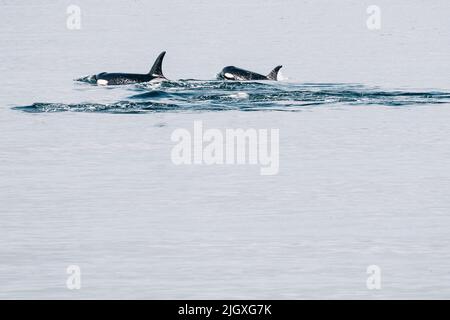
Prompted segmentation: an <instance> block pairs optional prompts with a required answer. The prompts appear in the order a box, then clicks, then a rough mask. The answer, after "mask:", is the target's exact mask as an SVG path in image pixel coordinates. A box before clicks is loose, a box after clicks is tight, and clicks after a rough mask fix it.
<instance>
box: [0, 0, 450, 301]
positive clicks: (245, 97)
mask: <svg viewBox="0 0 450 320" xmlns="http://www.w3.org/2000/svg"><path fill="white" fill-rule="evenodd" d="M39 2H40V1H31V0H30V1H24V0H18V1H17V0H15V1H12V0H0V8H1V9H0V27H1V28H0V75H1V76H0V137H1V144H0V146H1V147H0V177H1V179H0V298H4V299H5V298H27V299H28V298H39V299H50V298H67V299H79V298H88V299H92V298H162V299H178V298H191V299H196V298H210V299H214V298H246V299H251V298H254V299H258V298H269V299H282V298H288V299H289V298H313V299H316V298H331V299H335V298H351V299H360V298H369V299H371V298H375V299H378V298H402V299H407V298H425V299H428V298H441V299H442V298H450V251H449V245H450V236H449V234H450V233H449V228H450V216H449V211H450V200H449V199H450V196H449V189H450V161H449V158H450V151H449V150H450V148H449V147H450V135H449V132H450V78H449V76H448V75H449V74H450V64H449V57H450V24H449V19H448V17H449V16H450V4H449V3H448V1H438V0H435V1H420V0H415V1H396V3H392V1H377V3H373V2H372V1H370V2H369V1H356V0H352V1H345V2H342V3H337V2H336V3H335V2H331V1H324V0H321V1H302V2H299V1H285V0H283V1H275V0H269V1H261V0H259V1H256V0H252V1H245V2H243V1H226V2H221V1H200V0H195V1H189V2H185V1H164V2H156V1H155V2H153V1H137V0H136V1H77V2H76V3H73V2H71V1H45V2H44V1H41V3H39ZM72 3H73V4H76V5H78V6H79V7H80V9H81V29H80V30H69V29H68V28H67V26H66V19H67V17H68V15H67V14H66V9H67V6H68V5H70V4H72ZM372 4H376V5H378V6H379V7H380V8H381V13H382V14H381V19H382V20H381V29H380V30H369V29H368V28H367V26H366V20H367V18H368V16H369V15H368V14H367V13H366V8H367V7H368V6H369V5H372ZM162 50H166V51H167V55H166V58H165V61H164V65H163V70H164V73H165V75H166V77H167V78H169V79H171V80H172V81H169V82H163V83H159V84H141V85H127V86H118V87H100V86H95V85H92V84H88V83H82V82H75V81H73V80H74V79H77V78H80V77H83V76H86V75H90V74H95V73H99V72H102V71H111V72H114V71H127V72H137V73H139V72H147V71H148V69H149V68H150V66H151V64H152V63H153V60H154V58H155V57H156V56H157V54H158V53H159V52H161V51H162ZM278 64H283V66H284V67H283V69H282V73H283V74H282V76H281V77H280V78H281V79H282V80H283V81H279V82H276V83H274V82H270V83H230V82H227V83H224V82H220V81H215V80H214V79H215V75H216V74H217V73H218V72H219V71H220V69H221V68H222V67H224V66H226V65H237V66H241V67H245V68H248V69H250V70H255V71H257V72H260V73H268V72H269V71H270V70H271V69H272V68H273V67H274V66H276V65H278ZM178 79H200V80H196V81H193V80H178ZM248 111H251V112H248ZM194 121H202V122H203V124H204V126H205V127H207V128H216V129H220V130H222V129H226V128H255V129H269V128H278V129H279V130H280V152H279V155H280V170H279V173H278V174H277V175H273V176H262V175H260V174H259V167H257V166H252V165H222V166H220V165H212V166H207V165H191V166H188V165H185V166H176V165H175V164H173V162H172V160H171V157H170V155H171V150H172V148H173V146H174V143H173V142H172V141H171V139H170V137H171V134H172V132H173V131H174V130H175V129H177V128H186V129H189V130H192V128H193V124H194ZM69 265H77V266H79V267H80V269H81V289H79V290H69V289H68V288H67V287H66V280H67V277H68V276H69V275H68V274H67V273H66V268H67V267H68V266H69ZM370 265H377V266H379V268H380V269H381V288H380V289H379V290H369V289H368V288H367V286H366V280H367V278H368V276H369V275H368V274H367V273H366V269H367V267H368V266H370Z"/></svg>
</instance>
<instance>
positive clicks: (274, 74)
mask: <svg viewBox="0 0 450 320" xmlns="http://www.w3.org/2000/svg"><path fill="white" fill-rule="evenodd" d="M282 67H283V66H276V67H275V69H273V70H272V71H270V73H269V74H268V75H267V79H269V80H275V81H276V80H277V77H278V71H280V69H281V68H282Z"/></svg>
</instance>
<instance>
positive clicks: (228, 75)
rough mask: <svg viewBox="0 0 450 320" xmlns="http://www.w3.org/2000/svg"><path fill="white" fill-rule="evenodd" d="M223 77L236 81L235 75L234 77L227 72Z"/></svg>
mask: <svg viewBox="0 0 450 320" xmlns="http://www.w3.org/2000/svg"><path fill="white" fill-rule="evenodd" d="M223 76H224V77H225V78H227V79H234V75H232V74H231V73H228V72H225V74H224V75H223Z"/></svg>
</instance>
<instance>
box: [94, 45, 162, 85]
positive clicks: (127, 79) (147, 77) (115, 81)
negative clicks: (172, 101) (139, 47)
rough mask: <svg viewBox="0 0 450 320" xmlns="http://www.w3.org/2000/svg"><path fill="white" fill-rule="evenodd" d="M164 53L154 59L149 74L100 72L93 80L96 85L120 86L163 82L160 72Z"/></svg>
mask: <svg viewBox="0 0 450 320" xmlns="http://www.w3.org/2000/svg"><path fill="white" fill-rule="evenodd" d="M165 54H166V52H165V51H163V52H161V53H160V54H159V56H158V58H156V60H155V63H154V64H153V66H152V68H151V69H150V72H149V73H147V74H137V73H108V72H102V73H99V74H97V75H95V78H94V80H96V82H97V84H98V85H103V86H106V85H120V84H133V83H139V82H149V81H152V80H164V79H166V77H164V75H163V72H162V62H163V58H164V55H165Z"/></svg>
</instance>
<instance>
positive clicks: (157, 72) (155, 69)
mask: <svg viewBox="0 0 450 320" xmlns="http://www.w3.org/2000/svg"><path fill="white" fill-rule="evenodd" d="M165 54H166V52H165V51H163V52H161V53H160V54H159V56H158V58H156V60H155V63H154V64H153V66H152V68H151V69H150V72H149V73H148V74H149V75H151V76H153V77H161V78H164V75H163V72H162V62H163V59H164V55H165Z"/></svg>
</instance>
